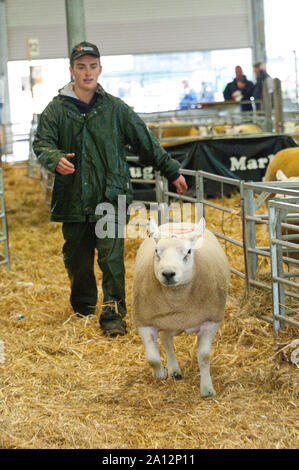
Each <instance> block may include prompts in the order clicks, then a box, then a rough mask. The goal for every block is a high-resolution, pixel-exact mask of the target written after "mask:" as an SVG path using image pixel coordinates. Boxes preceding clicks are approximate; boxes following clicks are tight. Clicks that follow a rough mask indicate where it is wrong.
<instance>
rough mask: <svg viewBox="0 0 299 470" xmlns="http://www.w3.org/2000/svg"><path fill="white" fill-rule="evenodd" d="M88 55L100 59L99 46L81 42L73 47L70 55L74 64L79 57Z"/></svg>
mask: <svg viewBox="0 0 299 470" xmlns="http://www.w3.org/2000/svg"><path fill="white" fill-rule="evenodd" d="M87 54H90V55H94V56H96V57H100V53H99V49H98V48H97V46H95V45H94V44H91V43H90V42H86V41H83V42H80V43H79V44H76V46H74V47H73V49H72V52H71V55H70V61H71V62H72V61H73V60H75V59H78V57H82V56H83V55H87Z"/></svg>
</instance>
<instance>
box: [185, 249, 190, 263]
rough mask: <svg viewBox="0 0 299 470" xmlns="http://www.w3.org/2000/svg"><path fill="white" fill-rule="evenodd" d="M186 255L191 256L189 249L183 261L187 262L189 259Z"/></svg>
mask: <svg viewBox="0 0 299 470" xmlns="http://www.w3.org/2000/svg"><path fill="white" fill-rule="evenodd" d="M188 255H191V248H190V250H188V251H187V254H186V256H184V261H188V258H189V257H188Z"/></svg>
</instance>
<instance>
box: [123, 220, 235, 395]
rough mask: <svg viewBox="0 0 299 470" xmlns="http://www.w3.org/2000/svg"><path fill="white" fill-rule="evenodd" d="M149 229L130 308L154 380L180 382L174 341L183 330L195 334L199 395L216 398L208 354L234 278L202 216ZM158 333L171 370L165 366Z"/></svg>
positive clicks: (137, 264) (139, 257)
mask: <svg viewBox="0 0 299 470" xmlns="http://www.w3.org/2000/svg"><path fill="white" fill-rule="evenodd" d="M186 226H189V232H190V233H186ZM190 226H191V227H192V228H191V230H190ZM187 230H188V227H187ZM149 231H150V234H151V237H150V238H146V239H145V240H144V241H143V242H142V244H141V245H140V247H139V250H138V253H137V256H136V261H135V268H134V277H133V305H132V312H133V320H134V323H135V325H136V327H137V329H138V333H139V335H140V336H141V339H142V341H143V344H144V347H145V351H146V359H147V361H148V363H149V364H150V365H151V367H152V371H153V375H154V377H156V378H159V379H166V378H167V376H168V374H170V375H171V376H172V377H174V378H181V370H180V367H179V365H178V363H177V360H176V357H175V353H174V348H173V341H172V338H173V336H176V335H178V334H180V333H182V332H184V331H185V332H186V333H188V334H191V333H196V334H197V338H198V350H197V360H198V364H199V368H200V376H201V380H200V394H201V396H202V397H207V396H212V395H215V390H214V388H213V384H212V380H211V376H210V351H211V345H212V341H213V338H214V336H215V335H216V333H217V330H218V327H219V324H220V322H221V321H222V319H223V317H224V311H225V304H226V298H227V293H228V285H229V279H230V269H229V264H228V261H227V258H226V255H225V253H224V251H223V249H222V247H221V246H220V244H219V242H218V240H217V239H216V237H215V236H214V235H213V234H212V232H210V231H209V230H205V221H204V219H203V218H202V219H201V220H200V222H199V223H198V224H197V225H196V226H194V224H165V225H161V226H160V227H159V228H158V227H157V225H156V224H155V222H154V221H153V220H150V222H149ZM199 236H200V238H198V237H199ZM159 332H161V340H162V343H163V346H164V348H165V351H166V356H167V369H168V371H167V369H166V368H164V367H163V365H162V362H161V356H160V351H159V347H158V342H157V338H158V333H159Z"/></svg>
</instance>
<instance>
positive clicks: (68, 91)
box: [58, 82, 106, 100]
mask: <svg viewBox="0 0 299 470" xmlns="http://www.w3.org/2000/svg"><path fill="white" fill-rule="evenodd" d="M58 92H59V95H60V96H69V97H71V98H75V99H77V100H78V99H79V98H78V96H77V95H76V93H75V92H74V83H73V82H69V83H68V84H67V85H65V86H64V87H63V88H60V90H58ZM95 92H96V93H97V94H99V95H102V96H104V95H105V94H106V92H105V90H104V88H103V87H102V86H101V85H100V84H99V83H98V84H97V88H96V91H95Z"/></svg>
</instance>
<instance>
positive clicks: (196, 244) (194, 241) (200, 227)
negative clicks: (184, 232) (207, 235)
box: [190, 217, 206, 249]
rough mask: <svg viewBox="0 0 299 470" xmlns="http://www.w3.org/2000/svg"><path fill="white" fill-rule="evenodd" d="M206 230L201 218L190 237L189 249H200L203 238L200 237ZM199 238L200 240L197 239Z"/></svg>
mask: <svg viewBox="0 0 299 470" xmlns="http://www.w3.org/2000/svg"><path fill="white" fill-rule="evenodd" d="M205 228H206V221H205V219H204V218H203V217H202V218H201V219H200V221H199V222H198V224H197V225H196V227H195V229H194V230H193V232H192V233H191V235H190V242H191V247H192V248H194V249H195V248H200V247H201V245H202V243H203V238H202V235H203V233H204V231H205ZM199 236H200V238H198V237H199Z"/></svg>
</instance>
